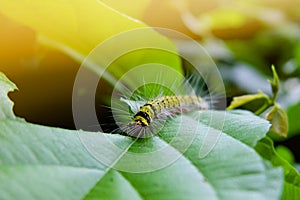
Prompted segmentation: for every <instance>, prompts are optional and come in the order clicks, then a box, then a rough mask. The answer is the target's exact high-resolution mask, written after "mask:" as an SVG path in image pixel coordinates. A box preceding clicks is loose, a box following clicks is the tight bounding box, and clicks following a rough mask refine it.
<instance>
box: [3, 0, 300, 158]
mask: <svg viewBox="0 0 300 200" xmlns="http://www.w3.org/2000/svg"><path fill="white" fill-rule="evenodd" d="M1 1H3V0H1ZM12 2H16V1H12ZM101 2H102V3H103V6H104V7H101V8H102V9H103V12H100V11H98V10H96V8H95V10H94V7H95V6H94V5H92V4H91V3H85V6H84V7H86V9H89V10H91V15H90V16H88V17H85V18H84V19H85V20H90V21H91V23H88V22H89V21H84V20H83V21H81V22H80V24H81V25H82V26H83V27H84V28H83V30H84V31H85V32H84V33H81V35H80V36H82V37H83V38H89V40H84V41H83V42H81V43H80V42H79V43H77V40H76V37H77V36H78V35H75V36H74V35H73V32H72V31H70V32H68V31H66V30H73V29H72V28H74V27H73V26H71V25H73V23H75V22H76V20H75V22H74V18H70V19H68V20H69V21H71V22H72V23H71V25H70V28H69V29H67V28H65V27H64V25H63V24H59V23H57V24H55V23H53V24H50V25H49V21H47V14H49V13H45V15H43V16H42V15H40V16H35V14H36V15H39V14H38V13H41V12H38V9H40V8H39V7H30V6H29V7H28V6H27V7H22V5H20V7H12V10H15V12H14V13H13V12H11V13H13V14H9V13H10V12H9V11H7V10H9V8H8V7H5V6H6V4H9V3H6V2H2V3H1V2H0V6H4V7H2V8H3V9H0V27H1V28H0V70H1V71H3V72H4V73H5V74H6V75H7V76H8V77H9V78H10V79H11V80H12V81H13V82H15V83H16V84H17V86H18V88H19V91H18V92H15V93H12V94H10V96H11V98H12V99H13V101H14V102H15V107H14V110H15V113H16V115H18V116H21V117H24V118H26V120H27V121H30V122H34V123H38V124H44V125H50V126H59V127H64V128H71V129H72V128H74V124H73V120H72V87H73V83H74V80H75V76H76V72H77V70H78V69H79V67H80V58H78V57H77V59H76V57H75V58H74V56H71V55H70V53H68V52H67V51H66V50H62V49H61V48H54V46H53V45H47V42H45V41H44V42H41V39H40V34H41V35H43V36H45V35H46V36H48V37H50V38H54V39H56V41H57V42H65V43H64V44H67V45H68V44H71V45H68V46H69V47H70V48H72V47H74V48H75V49H76V50H78V49H80V50H81V51H79V53H82V55H86V53H88V52H89V51H90V50H91V49H92V48H93V47H94V46H93V45H94V44H97V43H99V42H101V41H103V40H104V39H106V38H107V37H109V36H111V35H113V34H114V33H118V32H121V31H122V30H129V29H131V28H137V27H144V26H150V27H164V28H170V29H173V30H177V31H179V32H182V33H184V34H186V35H188V36H189V37H191V38H193V39H195V40H197V41H198V42H199V43H200V44H202V45H203V46H204V47H205V49H206V50H207V51H208V52H209V54H210V55H211V56H212V58H213V59H214V61H215V62H216V64H217V66H218V68H219V70H220V72H221V74H222V77H223V80H224V83H225V86H226V92H227V97H228V101H230V100H231V98H232V97H234V96H239V95H244V94H252V93H256V92H257V91H258V90H262V91H263V92H265V93H267V94H270V93H271V88H270V86H269V83H268V82H267V79H268V78H269V79H270V78H271V77H272V71H271V65H272V64H274V65H275V67H276V70H277V72H278V75H279V78H280V81H281V91H280V93H279V95H278V101H279V103H280V105H281V106H282V107H283V108H284V109H286V110H287V114H288V117H289V135H288V137H287V138H286V139H282V138H275V137H274V140H275V141H277V143H276V144H280V145H281V146H280V148H279V149H280V154H281V155H288V157H289V158H288V160H290V161H291V162H294V158H293V157H292V155H294V156H295V158H296V161H297V162H299V161H300V151H299V144H300V123H299V120H300V119H299V116H300V12H299V7H300V1H295V0H260V1H259V0H211V1H204V0H164V1H161V0H127V1H119V0H102V1H101ZM17 3H18V2H17ZM73 3H74V4H78V1H74V2H73ZM1 4H2V5H1ZM66 5H67V4H66ZM40 6H44V5H43V4H41V5H40ZM105 7H106V9H104V8H105ZM65 8H66V7H63V6H62V7H61V8H58V9H61V11H62V12H61V13H64V9H65ZM25 9H27V10H29V11H28V12H31V11H32V10H34V9H36V10H37V11H36V12H33V14H32V16H31V18H33V19H34V18H35V17H40V18H41V19H39V20H40V21H42V22H43V21H44V23H45V24H43V25H44V26H41V28H39V25H36V24H34V22H33V23H32V24H30V23H29V24H26V23H24V22H23V21H22V20H19V18H20V16H22V15H23V16H24V20H25V22H26V19H25V18H26V17H28V18H30V16H27V14H26V13H28V12H26V11H25ZM31 9H32V10H31ZM82 9H83V8H82ZM110 10H111V12H113V13H114V14H112V15H111V16H110V13H109V11H110ZM81 11H82V10H80V9H79V10H77V12H78V13H80V12H81ZM17 12H20V16H19V18H18V16H17V14H16V13H17ZM68 12H70V15H68V16H73V13H71V11H69V10H68ZM106 12H107V13H109V14H106ZM58 13H59V12H58ZM50 14H53V15H55V14H56V13H50ZM80 14H84V13H80ZM114 15H120V16H124V18H122V19H121V20H119V17H115V16H114ZM93 16H94V17H93ZM60 17H61V19H63V17H64V16H63V15H62V16H60ZM128 17H129V18H128ZM62 21H63V20H62ZM93 25H95V27H96V28H99V31H100V33H101V34H100V36H99V38H98V37H97V35H95V36H94V35H93V36H91V37H90V34H91V32H95V31H94V30H92V29H96V28H95V27H94V26H93ZM50 26H51V27H52V29H51V30H52V32H51V30H50V29H48V28H49V27H50ZM36 27H38V28H36ZM89 27H90V28H89ZM90 29H91V30H90ZM53 30H56V31H54V32H53ZM74 30H76V29H75V28H74ZM48 33H49V34H48ZM52 33H53V34H52ZM57 33H60V34H57ZM47 34H48V35H47ZM79 39H81V38H79ZM74 41H76V42H74ZM181 44H182V45H183V46H184V45H186V46H187V48H188V44H186V43H184V42H183V43H181ZM72 45H73V46H72ZM195 56H197V55H195ZM175 63H176V62H175ZM286 147H288V148H289V149H290V150H291V152H292V153H290V150H289V149H286Z"/></svg>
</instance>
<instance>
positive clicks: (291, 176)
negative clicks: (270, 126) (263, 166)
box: [255, 137, 300, 199]
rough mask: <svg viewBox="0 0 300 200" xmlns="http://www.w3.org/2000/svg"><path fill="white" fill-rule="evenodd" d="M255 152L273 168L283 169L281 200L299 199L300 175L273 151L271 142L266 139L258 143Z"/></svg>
mask: <svg viewBox="0 0 300 200" xmlns="http://www.w3.org/2000/svg"><path fill="white" fill-rule="evenodd" d="M255 150H256V151H257V152H258V153H259V154H260V155H261V156H262V157H263V158H265V159H266V160H269V161H271V163H272V164H273V166H281V167H283V169H284V177H285V178H284V179H285V182H284V190H283V194H282V197H281V199H299V198H300V174H299V172H298V171H297V170H296V169H295V168H294V167H293V166H291V165H290V164H289V163H288V162H287V161H286V160H284V159H282V158H281V157H280V156H279V155H278V154H277V153H276V151H275V149H274V146H273V141H272V140H271V139H270V138H268V137H266V138H264V139H262V140H261V141H259V142H258V143H257V145H256V147H255Z"/></svg>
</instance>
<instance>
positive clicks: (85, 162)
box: [0, 105, 283, 199]
mask: <svg viewBox="0 0 300 200" xmlns="http://www.w3.org/2000/svg"><path fill="white" fill-rule="evenodd" d="M5 107H9V105H5ZM199 115H200V117H199ZM248 123H249V124H251V126H249V124H248ZM268 128H269V123H268V122H267V121H266V120H264V119H261V118H259V117H257V116H254V115H253V114H251V113H250V112H244V111H235V112H222V111H206V112H195V113H194V114H191V115H182V116H179V115H178V116H176V117H174V118H172V119H169V120H168V121H167V123H166V124H165V126H164V128H163V129H162V130H161V131H160V132H159V134H158V135H159V137H157V136H154V137H151V138H145V139H135V138H130V137H125V136H121V135H112V134H104V133H99V132H98V133H91V132H85V131H76V130H64V129H59V128H50V127H44V126H39V125H33V124H30V123H27V122H24V121H19V120H12V119H3V120H1V121H0V168H1V170H0V199H23V198H25V199H128V198H130V199H166V198H169V199H198V198H199V197H200V196H201V197H205V198H207V199H241V198H242V199H253V198H255V199H268V198H269V199H278V198H279V197H280V195H281V188H282V183H283V179H282V178H283V177H282V170H281V169H279V168H274V167H272V166H271V165H270V164H269V163H267V162H265V161H264V160H262V158H261V157H260V156H259V155H258V154H257V153H256V152H255V151H254V149H253V148H252V147H251V145H253V144H255V143H256V141H257V140H259V139H261V138H263V137H265V135H266V132H267V130H268ZM215 136H219V137H215ZM206 142H207V143H206ZM203 145H211V146H212V147H213V148H211V150H210V151H209V152H208V154H206V155H205V156H204V157H201V156H200V154H201V151H202V150H203V148H202V146H203ZM16 191H17V192H16ZM124 195H125V196H124Z"/></svg>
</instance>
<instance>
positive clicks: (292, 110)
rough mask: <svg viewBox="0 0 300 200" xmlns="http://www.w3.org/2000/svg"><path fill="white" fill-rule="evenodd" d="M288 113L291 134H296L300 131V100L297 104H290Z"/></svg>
mask: <svg viewBox="0 0 300 200" xmlns="http://www.w3.org/2000/svg"><path fill="white" fill-rule="evenodd" d="M287 115H288V120H289V132H290V134H289V135H295V134H297V133H298V134H299V133H300V123H299V115H300V102H298V103H296V104H295V105H292V106H290V107H289V108H288V109H287Z"/></svg>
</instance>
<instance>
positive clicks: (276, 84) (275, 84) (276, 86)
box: [268, 65, 280, 101]
mask: <svg viewBox="0 0 300 200" xmlns="http://www.w3.org/2000/svg"><path fill="white" fill-rule="evenodd" d="M271 68H272V72H273V80H268V81H269V83H270V84H271V88H272V93H273V101H275V99H276V97H277V94H278V91H279V89H280V81H279V78H278V75H277V72H276V69H275V67H274V65H272V67H271Z"/></svg>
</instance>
